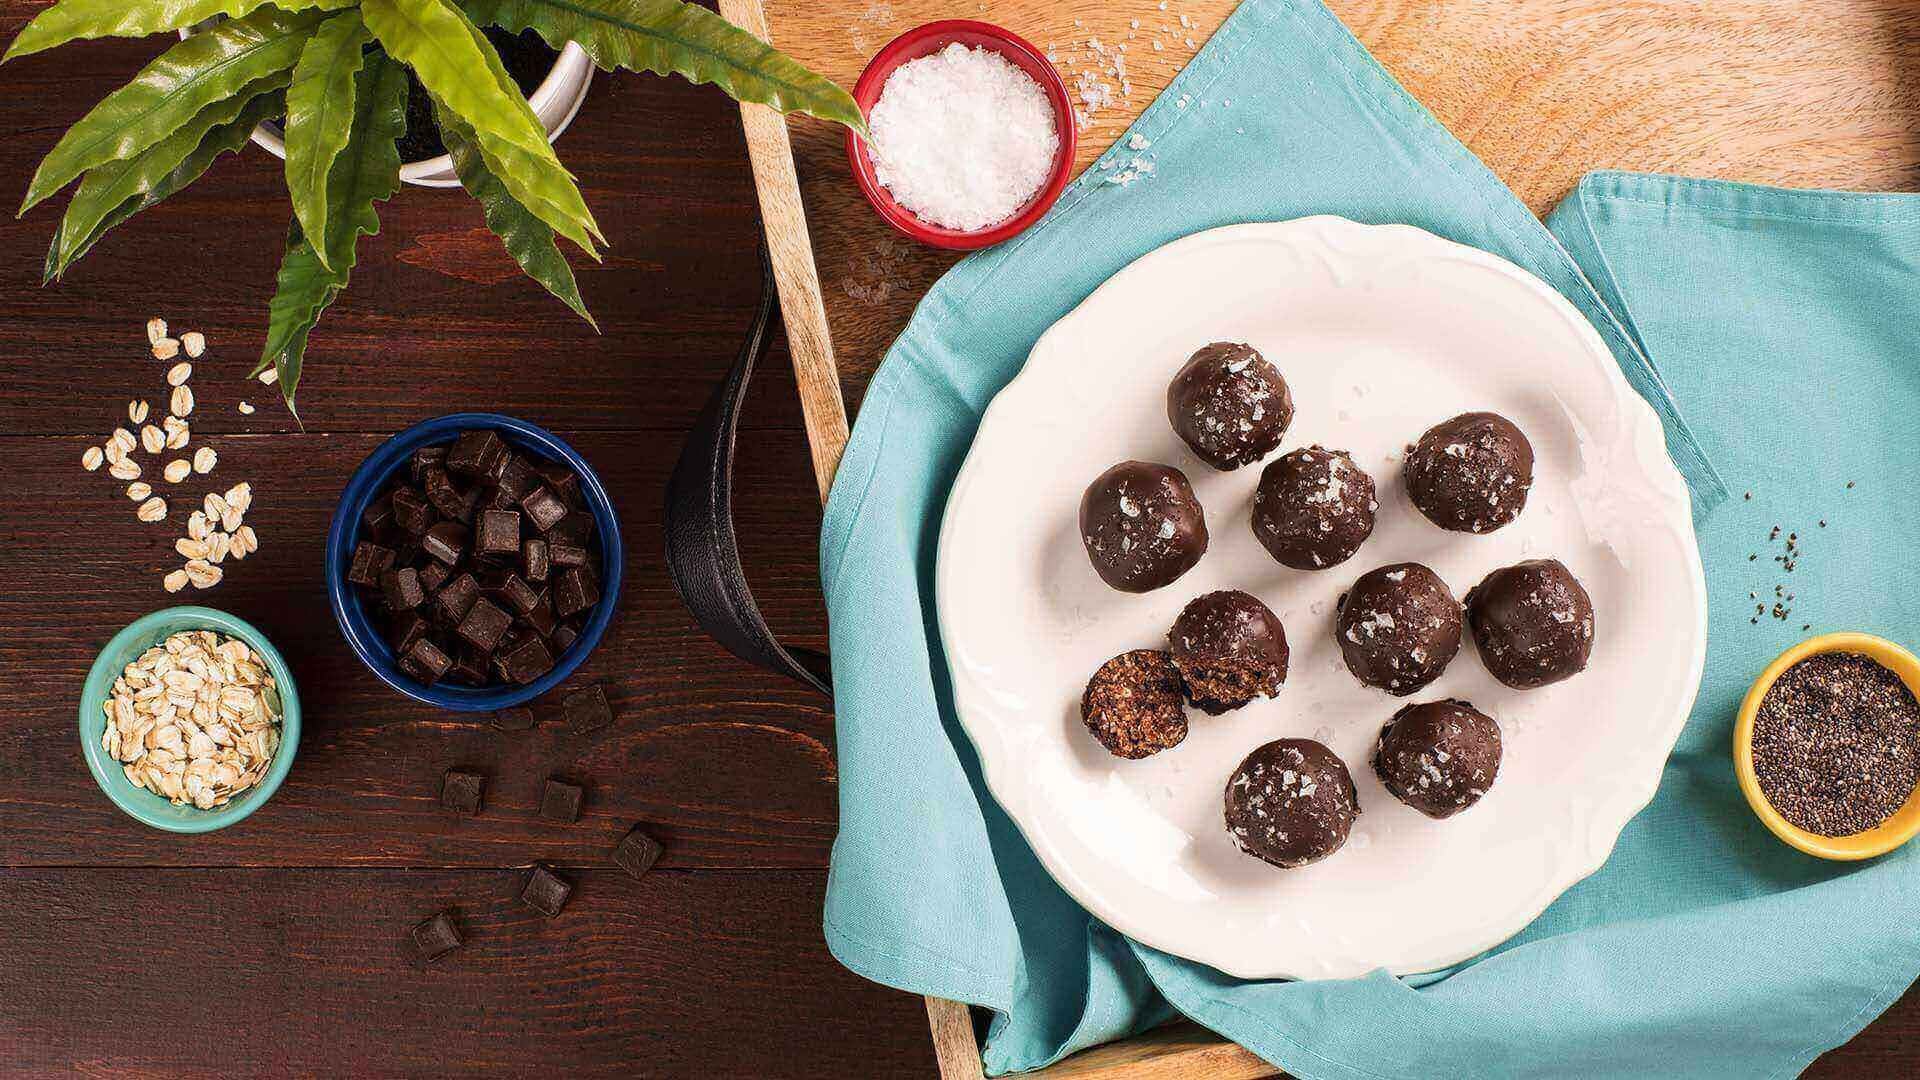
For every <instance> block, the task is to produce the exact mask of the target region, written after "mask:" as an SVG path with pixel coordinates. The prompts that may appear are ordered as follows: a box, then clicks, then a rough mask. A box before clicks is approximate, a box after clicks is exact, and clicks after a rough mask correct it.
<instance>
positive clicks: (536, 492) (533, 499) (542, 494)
mask: <svg viewBox="0 0 1920 1080" xmlns="http://www.w3.org/2000/svg"><path fill="white" fill-rule="evenodd" d="M520 509H522V510H525V511H526V512H527V520H528V521H530V522H532V523H533V527H534V528H536V529H539V530H540V531H541V532H546V531H547V530H548V529H551V528H553V527H554V526H555V525H558V524H560V522H561V520H562V519H563V518H565V517H566V516H567V504H566V503H564V502H561V501H560V496H558V495H555V494H554V493H553V489H552V488H549V487H546V486H545V485H542V486H540V487H537V488H534V489H533V491H532V492H531V493H529V494H528V495H527V497H526V498H524V499H521V500H520Z"/></svg>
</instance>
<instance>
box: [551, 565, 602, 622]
mask: <svg viewBox="0 0 1920 1080" xmlns="http://www.w3.org/2000/svg"><path fill="white" fill-rule="evenodd" d="M599 602H600V586H598V585H596V584H594V581H593V578H592V577H591V576H589V575H588V574H587V572H586V571H585V570H583V569H581V568H580V567H577V566H573V567H568V568H567V569H565V570H562V571H560V576H559V577H557V578H555V579H554V582H553V612H554V614H556V615H558V616H560V617H561V618H563V619H564V618H566V617H568V616H570V615H578V614H580V613H581V612H583V611H587V610H589V609H591V608H592V607H593V605H595V604H597V603H599Z"/></svg>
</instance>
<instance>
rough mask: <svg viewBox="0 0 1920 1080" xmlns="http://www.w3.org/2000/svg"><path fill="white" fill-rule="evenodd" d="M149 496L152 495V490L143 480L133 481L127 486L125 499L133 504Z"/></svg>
mask: <svg viewBox="0 0 1920 1080" xmlns="http://www.w3.org/2000/svg"><path fill="white" fill-rule="evenodd" d="M151 494H153V488H152V487H151V486H149V485H148V484H147V482H146V481H145V480H135V481H134V482H133V483H131V484H128V485H127V498H129V499H132V500H133V501H134V502H139V501H140V500H142V499H144V498H146V497H147V496H149V495H151Z"/></svg>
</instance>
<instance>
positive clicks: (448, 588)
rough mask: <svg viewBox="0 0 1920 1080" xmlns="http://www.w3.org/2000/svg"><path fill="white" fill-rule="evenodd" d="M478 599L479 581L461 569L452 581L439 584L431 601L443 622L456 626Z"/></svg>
mask: <svg viewBox="0 0 1920 1080" xmlns="http://www.w3.org/2000/svg"><path fill="white" fill-rule="evenodd" d="M478 599H480V583H479V582H477V581H475V580H473V575H472V574H469V573H467V572H466V571H464V570H462V571H461V572H460V573H459V575H458V576H456V577H455V578H454V579H453V580H452V581H449V582H447V583H446V584H445V585H443V586H441V588H440V591H439V592H437V593H435V594H434V596H433V603H434V608H435V609H436V611H437V612H438V613H439V615H440V618H441V620H442V621H443V622H445V623H446V624H447V625H449V626H458V625H460V620H462V619H464V618H466V617H467V612H468V611H469V610H470V609H471V608H472V607H473V604H474V601H476V600H478Z"/></svg>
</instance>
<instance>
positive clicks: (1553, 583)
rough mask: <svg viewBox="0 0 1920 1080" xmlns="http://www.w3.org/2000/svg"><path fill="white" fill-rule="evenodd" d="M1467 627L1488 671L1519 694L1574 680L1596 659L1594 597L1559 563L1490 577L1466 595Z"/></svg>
mask: <svg viewBox="0 0 1920 1080" xmlns="http://www.w3.org/2000/svg"><path fill="white" fill-rule="evenodd" d="M1467 624H1468V625H1469V626H1471V627H1472V628H1473V641H1474V644H1475V645H1476V646H1478V647H1479V650H1480V659H1481V661H1482V662H1483V663H1485V664H1486V665H1487V670H1488V671H1489V672H1491V673H1492V674H1493V677H1494V678H1496V679H1499V680H1500V681H1501V682H1503V683H1505V684H1507V685H1508V686H1511V687H1513V688H1514V689H1516V690H1531V689H1533V688H1534V687H1537V686H1546V685H1547V684H1549V683H1556V682H1559V681H1560V680H1562V679H1565V678H1569V677H1571V676H1573V675H1576V674H1578V673H1579V672H1581V671H1583V670H1585V668H1586V666H1587V660H1588V659H1589V658H1590V657H1591V656H1592V655H1593V598H1592V597H1590V596H1588V595H1587V590H1586V589H1585V588H1584V587H1582V586H1581V584H1580V582H1579V580H1578V579H1576V578H1575V577H1574V576H1573V572H1572V571H1570V570H1568V569H1567V568H1566V567H1565V566H1564V565H1562V564H1561V563H1560V561H1559V560H1558V559H1531V560H1528V561H1527V562H1523V563H1516V564H1515V565H1513V566H1508V567H1503V568H1501V569H1499V570H1495V571H1494V572H1493V573H1491V574H1488V575H1487V576H1486V578H1485V579H1484V580H1482V581H1481V582H1480V584H1478V585H1475V586H1474V587H1473V590H1472V591H1471V592H1469V593H1467Z"/></svg>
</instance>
